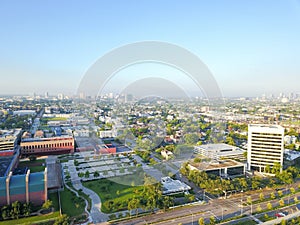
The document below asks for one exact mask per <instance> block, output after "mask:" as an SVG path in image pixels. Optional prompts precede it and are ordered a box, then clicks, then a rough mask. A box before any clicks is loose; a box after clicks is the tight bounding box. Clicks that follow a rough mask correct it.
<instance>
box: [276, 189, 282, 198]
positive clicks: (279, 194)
mask: <svg viewBox="0 0 300 225" xmlns="http://www.w3.org/2000/svg"><path fill="white" fill-rule="evenodd" d="M277 194H278V196H279V197H280V198H281V197H282V196H283V193H282V191H281V190H279V191H278V192H277Z"/></svg>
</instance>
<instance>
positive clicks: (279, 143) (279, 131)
mask: <svg viewBox="0 0 300 225" xmlns="http://www.w3.org/2000/svg"><path fill="white" fill-rule="evenodd" d="M283 152H284V128H283V127H281V126H278V125H261V124H256V125H253V124H250V125H249V126H248V153H247V168H248V170H257V171H259V172H270V171H266V167H267V166H268V167H270V168H272V167H273V166H274V164H275V163H279V164H280V166H281V168H282V166H283Z"/></svg>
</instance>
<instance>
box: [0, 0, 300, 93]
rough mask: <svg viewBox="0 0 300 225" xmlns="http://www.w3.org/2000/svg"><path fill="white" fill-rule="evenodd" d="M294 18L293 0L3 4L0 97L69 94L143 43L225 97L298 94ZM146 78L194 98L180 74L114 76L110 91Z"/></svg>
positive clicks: (297, 6)
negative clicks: (107, 57)
mask: <svg viewBox="0 0 300 225" xmlns="http://www.w3.org/2000/svg"><path fill="white" fill-rule="evenodd" d="M299 12H300V1H299V0H288V1H287V0H280V1H276V2H274V1H272V0H266V1H259V0H255V1H247V2H241V1H238V0H232V1H227V0H226V1H225V0H224V1H209V2H207V1H188V2H181V1H170V0H168V1H163V2H161V1H124V2H123V1H109V2H107V1H89V2H80V1H75V2H74V1H72V2H71V1H64V2H60V1H51V2H39V1H26V2H18V4H14V3H13V2H10V1H2V2H1V7H0V24H1V27H2V29H1V35H0V43H1V44H0V46H1V54H0V62H1V64H0V74H1V82H0V95H29V94H33V93H37V94H39V95H43V94H44V93H45V92H48V93H49V94H50V95H57V94H58V93H65V94H67V95H73V94H76V91H77V88H78V87H79V84H80V81H81V79H82V78H83V77H84V75H85V73H86V72H87V71H88V69H89V68H90V67H91V65H93V64H94V62H96V60H97V59H99V58H100V57H101V56H103V55H104V54H105V53H107V52H110V51H111V50H112V49H115V48H118V47H120V46H123V45H126V44H130V43H134V42H140V41H145V40H156V41H162V42H168V43H171V44H175V45H178V46H181V47H182V48H185V49H187V50H189V51H190V52H192V53H193V54H195V55H197V56H198V57H199V59H200V60H201V61H202V62H203V63H204V64H205V65H206V66H207V67H208V69H209V70H210V72H211V74H212V75H213V76H214V79H215V80H216V83H217V84H218V86H219V88H220V90H221V92H222V94H223V96H225V97H235V96H236V97H257V96H261V95H262V94H266V95H270V94H274V95H279V93H286V94H288V93H299V92H300V89H299V87H298V84H297V82H296V81H297V78H299V77H300V76H299V71H300V44H299V40H300V30H299V29H298V27H299V23H300V13H299ZM150 75H151V76H162V77H163V78H166V77H167V79H169V80H171V81H172V82H173V83H175V84H178V85H182V84H183V83H185V82H186V83H185V84H184V85H186V86H187V87H188V88H187V89H188V90H189V91H190V92H191V93H194V94H193V95H194V96H199V94H198V90H196V89H194V88H193V85H192V84H189V83H188V81H187V80H188V79H185V78H184V77H180V76H181V75H180V74H179V72H178V71H177V72H176V71H173V70H170V69H166V68H158V67H156V66H153V65H152V66H149V65H146V66H145V67H143V66H135V65H133V66H132V67H131V68H126V69H124V70H121V71H118V73H117V74H116V77H117V76H119V78H118V82H115V83H116V85H112V86H111V87H110V88H111V90H110V91H111V92H114V93H118V90H119V89H125V88H126V87H125V86H124V84H125V83H126V82H127V83H126V85H130V82H129V79H127V77H129V76H134V78H135V79H134V80H132V82H134V81H136V80H139V79H143V78H144V77H145V76H150ZM123 81H124V82H123Z"/></svg>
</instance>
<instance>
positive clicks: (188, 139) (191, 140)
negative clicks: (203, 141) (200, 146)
mask: <svg viewBox="0 0 300 225" xmlns="http://www.w3.org/2000/svg"><path fill="white" fill-rule="evenodd" d="M184 140H185V143H186V144H189V145H194V144H196V143H197V141H198V140H199V137H198V135H197V134H196V133H191V134H185V135H184Z"/></svg>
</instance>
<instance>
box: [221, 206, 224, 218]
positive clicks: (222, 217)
mask: <svg viewBox="0 0 300 225" xmlns="http://www.w3.org/2000/svg"><path fill="white" fill-rule="evenodd" d="M221 208H222V220H223V218H224V212H223V207H222V206H221Z"/></svg>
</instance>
